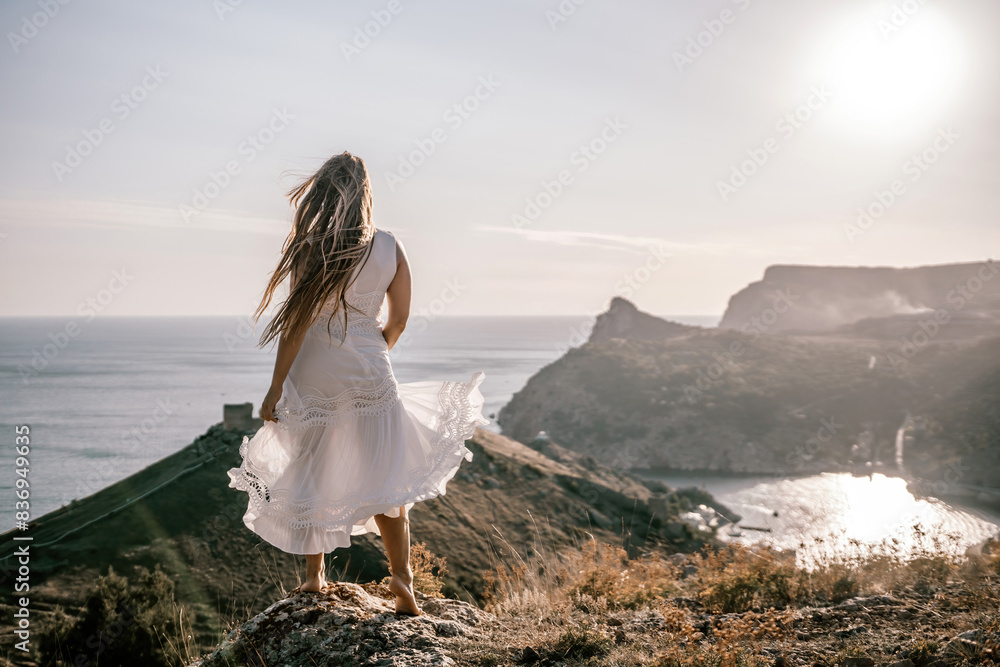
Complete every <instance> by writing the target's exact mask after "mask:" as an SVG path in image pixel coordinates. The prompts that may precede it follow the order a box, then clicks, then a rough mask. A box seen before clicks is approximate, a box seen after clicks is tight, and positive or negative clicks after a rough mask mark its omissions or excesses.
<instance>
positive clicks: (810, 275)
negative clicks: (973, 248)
mask: <svg viewBox="0 0 1000 667" xmlns="http://www.w3.org/2000/svg"><path fill="white" fill-rule="evenodd" d="M998 273H1000V265H998V264H997V263H995V262H992V261H989V260H987V261H985V262H977V263H967V264H942V265H938V266H921V267H915V268H901V269H897V268H889V267H860V266H859V267H840V266H795V265H777V266H769V267H768V268H767V269H766V270H765V272H764V278H763V280H760V281H758V282H755V283H751V284H750V285H748V286H747V287H745V288H744V289H742V290H740V291H739V292H737V293H736V294H734V295H733V296H732V298H730V300H729V305H728V307H727V308H726V312H725V314H724V315H723V317H722V321H721V322H720V323H719V327H720V328H723V329H738V330H758V329H759V330H762V331H761V332H765V331H766V332H768V333H774V332H778V331H793V330H801V331H829V330H832V329H835V328H837V327H842V326H845V325H851V324H853V323H855V322H858V321H860V320H863V319H866V318H887V317H892V316H896V315H908V314H909V315H912V314H917V313H923V314H926V313H927V312H928V311H934V310H939V309H945V310H947V311H948V312H950V313H953V314H958V313H962V314H963V315H966V316H968V315H970V314H974V315H976V316H978V317H979V318H984V319H986V320H987V321H988V322H989V325H990V326H991V327H992V328H993V329H994V330H995V329H996V326H997V323H998V322H1000V279H995V278H997V275H998ZM973 324H975V322H973ZM952 328H953V329H954V328H956V327H952Z"/></svg>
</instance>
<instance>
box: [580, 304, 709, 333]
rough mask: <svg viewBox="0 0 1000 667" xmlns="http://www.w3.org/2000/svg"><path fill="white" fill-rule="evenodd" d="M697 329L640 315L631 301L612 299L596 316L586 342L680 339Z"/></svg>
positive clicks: (652, 316)
mask: <svg viewBox="0 0 1000 667" xmlns="http://www.w3.org/2000/svg"><path fill="white" fill-rule="evenodd" d="M699 328H700V327H693V326H689V325H687V324H679V323H677V322H671V321H669V320H664V319H661V318H659V317H656V316H655V315H650V314H649V313H644V312H642V311H641V310H639V309H638V308H636V307H635V304H633V303H632V302H631V301H628V300H627V299H623V298H622V297H618V296H616V297H614V298H613V299H611V304H610V305H609V306H608V310H607V312H604V313H601V314H600V315H598V316H597V319H596V320H595V321H594V327H593V329H591V331H590V338H589V339H588V342H590V343H603V342H605V341H608V340H611V339H612V338H627V339H629V340H662V339H664V338H673V337H675V336H683V335H685V334H688V333H691V332H692V331H696V330H698V329H699Z"/></svg>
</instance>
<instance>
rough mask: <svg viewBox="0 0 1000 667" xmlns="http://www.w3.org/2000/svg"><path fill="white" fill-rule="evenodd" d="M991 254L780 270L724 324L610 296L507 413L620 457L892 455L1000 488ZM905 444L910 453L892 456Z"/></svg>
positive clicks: (753, 461) (524, 434)
mask: <svg viewBox="0 0 1000 667" xmlns="http://www.w3.org/2000/svg"><path fill="white" fill-rule="evenodd" d="M998 271H1000V266H998V265H997V264H996V263H994V262H992V261H989V260H987V261H984V262H981V263H970V264H950V265H940V266H927V267H917V268H912V269H891V268H881V267H877V268H869V267H810V266H773V267H770V268H768V269H767V271H766V272H765V275H764V278H763V280H761V281H759V282H756V283H753V284H751V285H749V286H747V287H746V288H744V289H742V290H740V291H739V292H738V293H736V294H735V295H734V296H733V297H732V298H731V299H730V302H729V307H728V308H727V310H726V313H725V315H724V317H723V318H722V321H721V323H720V326H719V328H717V329H709V328H701V327H692V326H687V325H682V324H678V323H675V322H668V321H666V320H663V319H660V318H657V317H654V316H652V315H649V314H647V313H643V312H641V311H639V310H638V309H637V308H636V307H635V306H634V305H633V304H631V303H630V302H628V301H627V300H625V299H621V298H615V299H614V300H612V302H611V305H610V307H609V309H608V311H607V312H606V313H604V314H603V315H601V316H599V317H598V319H597V321H596V323H595V326H594V329H593V331H592V334H591V336H590V339H589V340H588V342H587V343H586V344H584V345H582V346H580V347H578V348H574V349H571V350H570V351H569V352H568V353H567V354H566V355H564V356H563V357H562V358H560V359H559V360H557V361H555V362H554V363H552V364H550V365H548V366H546V367H545V368H543V369H542V370H540V371H539V372H538V373H537V374H535V376H533V377H532V378H531V379H530V380H529V382H528V383H527V385H526V386H525V387H524V389H522V390H521V391H520V392H518V393H517V394H515V396H514V397H513V399H512V400H511V402H510V403H509V404H508V405H507V406H505V407H504V409H503V410H502V411H501V412H500V414H499V417H498V421H499V423H500V425H501V427H502V429H503V433H504V434H505V435H509V436H510V437H513V438H515V439H521V440H523V439H525V438H530V437H531V436H532V435H533V434H534V433H537V432H538V431H539V430H544V431H546V432H547V433H548V434H550V435H551V436H552V437H553V438H554V439H555V440H557V441H558V442H561V443H564V444H566V445H567V446H569V447H572V448H573V449H576V450H577V451H580V452H583V453H586V454H590V455H592V456H594V457H595V458H597V459H598V460H600V461H602V462H603V463H607V464H612V465H618V466H620V467H636V468H658V467H664V468H670V469H679V470H712V471H720V472H760V473H775V474H781V475H787V474H800V473H808V472H819V471H843V470H848V471H853V470H870V469H887V470H893V471H900V472H902V471H903V470H905V472H906V473H909V474H911V475H914V476H916V477H918V478H920V479H921V480H925V481H927V482H928V483H930V484H932V485H935V488H936V489H937V490H938V491H939V492H949V493H953V494H956V495H961V494H970V493H971V494H975V495H977V496H981V497H982V499H986V500H988V501H991V502H993V501H996V500H997V498H998V497H1000V496H998V494H997V493H996V491H995V489H996V488H998V487H1000V451H998V449H1000V410H998V408H997V406H998V405H1000V278H997V274H998ZM897 455H898V456H899V457H901V459H902V463H903V467H902V469H900V468H899V466H898V465H897Z"/></svg>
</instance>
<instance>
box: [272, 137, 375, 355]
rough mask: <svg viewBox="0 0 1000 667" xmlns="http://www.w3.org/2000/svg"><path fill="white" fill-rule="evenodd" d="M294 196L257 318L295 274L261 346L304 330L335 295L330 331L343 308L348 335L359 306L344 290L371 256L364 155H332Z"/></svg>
mask: <svg viewBox="0 0 1000 667" xmlns="http://www.w3.org/2000/svg"><path fill="white" fill-rule="evenodd" d="M288 197H289V199H290V201H291V203H292V206H295V207H296V210H295V218H294V221H293V222H292V230H291V232H289V234H288V238H287V239H286V240H285V244H284V246H283V247H282V250H281V260H280V261H279V262H278V267H277V268H276V269H275V270H274V273H272V274H271V279H270V281H269V282H268V284H267V288H266V289H265V291H264V296H263V297H262V298H261V302H260V305H259V306H258V307H257V310H256V312H255V313H254V321H255V322H256V321H257V320H259V319H260V317H261V315H263V313H264V312H265V311H266V310H267V307H268V305H269V304H270V303H271V300H272V298H273V297H274V293H275V290H276V289H277V288H278V286H279V285H281V283H282V281H284V280H285V278H290V279H291V280H290V281H289V290H288V298H287V299H286V300H285V301H284V303H282V304H281V307H280V308H279V309H278V312H277V313H276V314H275V316H274V317H273V318H272V319H271V322H270V323H269V324H268V325H267V328H266V329H265V330H264V333H263V335H262V336H261V339H260V343H259V344H260V346H261V347H263V346H264V345H267V344H268V343H269V342H271V341H273V340H275V339H277V338H278V337H279V336H281V335H283V334H297V333H299V332H301V331H303V330H304V329H305V328H306V327H308V326H309V325H310V324H312V322H313V320H314V319H315V318H316V317H317V315H318V310H319V309H320V308H321V307H322V305H323V304H325V303H327V302H328V301H329V300H330V299H331V298H334V299H335V300H336V305H335V308H334V309H333V312H331V314H330V319H329V320H328V321H327V331H330V325H331V324H332V323H333V318H334V316H335V315H337V313H339V312H341V311H343V313H344V333H345V336H346V332H347V309H348V308H354V307H353V306H351V305H350V304H348V303H347V299H346V298H345V296H344V295H345V293H346V291H347V288H348V287H350V284H351V282H353V281H352V280H351V276H352V275H353V273H354V270H355V268H357V266H358V265H359V264H362V262H363V261H367V259H368V255H369V254H370V253H371V246H372V244H371V243H370V242H371V240H372V238H373V237H374V235H375V226H374V224H373V223H372V189H371V181H370V180H369V178H368V169H367V168H366V167H365V163H364V161H363V160H362V159H361V158H359V157H357V156H355V155H351V154H350V153H349V152H347V151H344V152H343V153H341V154H340V155H334V156H333V157H332V158H330V159H329V160H327V161H326V163H324V164H323V166H322V167H320V168H319V171H317V172H316V173H315V174H313V175H312V176H310V177H309V178H307V179H306V180H305V181H304V182H302V184H300V185H299V186H297V187H296V188H294V189H293V190H292V191H291V192H289V193H288ZM354 309H355V310H357V309H356V308H354ZM341 343H343V338H342V339H341Z"/></svg>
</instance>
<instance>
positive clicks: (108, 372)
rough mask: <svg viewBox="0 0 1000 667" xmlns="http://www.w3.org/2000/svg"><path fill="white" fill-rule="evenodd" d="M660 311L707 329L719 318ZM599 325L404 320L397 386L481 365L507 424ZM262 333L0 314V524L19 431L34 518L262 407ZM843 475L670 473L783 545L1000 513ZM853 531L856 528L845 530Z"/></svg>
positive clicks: (265, 357) (981, 530) (6, 522)
mask: <svg viewBox="0 0 1000 667" xmlns="http://www.w3.org/2000/svg"><path fill="white" fill-rule="evenodd" d="M663 317H665V318H667V319H671V320H674V321H679V322H683V323H685V324H695V325H699V326H709V327H711V326H715V325H716V324H717V323H718V320H719V318H718V317H702V316H678V315H665V316H663ZM592 324H593V318H592V317H590V316H561V317H527V316H526V317H501V316H495V317H457V316H441V317H437V318H434V319H425V320H423V321H422V322H421V326H419V327H411V328H409V329H408V331H407V335H406V337H405V338H403V339H400V342H399V343H397V345H396V346H395V347H394V348H393V350H392V351H391V352H390V359H391V361H392V365H393V370H394V373H395V375H396V378H397V380H398V381H399V382H416V381H420V380H462V381H465V380H468V379H469V378H470V377H471V376H472V375H473V374H474V373H476V372H478V371H483V372H484V373H485V380H484V381H483V383H482V385H481V386H480V389H481V391H482V393H483V396H484V397H485V399H486V404H485V409H484V411H483V412H484V414H485V415H486V416H487V417H488V418H489V419H490V420H491V424H490V425H488V426H486V427H484V428H487V429H490V430H493V431H497V432H499V430H500V429H499V426H498V425H497V424H496V414H497V412H498V411H499V410H500V408H501V407H502V406H504V405H505V404H506V403H507V402H509V401H510V399H511V397H512V396H513V395H514V394H515V393H516V392H517V391H519V390H520V389H521V388H522V387H524V385H525V383H526V382H527V381H528V378H530V377H531V376H532V375H533V374H534V373H536V372H537V371H538V370H540V369H541V368H543V367H544V366H546V365H547V364H550V363H552V362H553V361H555V360H556V359H558V358H559V357H561V356H562V355H563V354H564V353H565V352H566V351H567V350H568V349H569V348H570V347H575V346H577V345H579V344H581V343H582V342H583V341H584V340H586V337H587V335H588V334H589V331H590V328H591V326H592ZM259 334H260V327H258V328H257V330H256V331H255V330H254V327H253V325H252V324H251V323H250V322H249V321H248V320H247V318H245V317H235V316H234V317H182V318H174V317H148V318H129V317H102V316H98V317H96V318H94V319H92V320H90V321H87V320H85V319H84V318H54V317H46V318H41V317H38V318H36V317H31V318H0V396H2V402H3V409H2V411H0V418H2V421H0V443H3V444H2V448H0V451H2V452H5V453H6V458H7V461H6V465H7V470H8V472H7V473H6V474H3V475H0V498H7V502H0V512H2V513H0V517H2V521H3V524H0V532H3V531H6V530H7V529H9V528H13V527H14V521H15V518H16V517H15V500H16V498H15V491H16V490H17V489H16V488H15V485H16V484H17V483H18V482H17V480H18V479H19V475H18V473H17V472H16V469H17V468H20V467H22V466H21V464H22V463H24V462H23V461H17V454H16V452H15V449H14V447H15V444H16V435H17V434H16V429H17V428H18V427H22V428H21V430H22V431H23V430H24V429H23V427H24V426H27V427H28V428H29V429H30V453H29V455H28V457H27V459H28V461H27V462H28V464H29V466H30V472H29V473H28V483H29V484H30V490H31V496H30V503H31V505H30V509H29V511H30V513H31V517H32V518H37V517H39V516H41V515H43V514H45V513H46V512H49V511H51V510H54V509H57V508H59V507H61V506H62V505H65V504H67V503H69V502H70V501H72V500H73V499H76V498H82V497H85V496H88V495H91V494H93V493H96V492H97V491H99V490H101V489H102V488H105V487H107V486H109V485H111V484H114V483H115V482H117V481H119V480H121V479H124V478H125V477H127V476H129V475H131V474H133V473H135V472H137V471H139V470H141V469H142V468H144V467H146V466H148V465H150V464H151V463H154V462H156V461H158V460H160V459H162V458H163V457H165V456H168V455H170V454H172V453H174V452H176V451H178V450H180V449H182V448H184V447H185V446H187V445H188V444H190V443H191V442H192V441H193V440H194V439H195V438H196V437H198V436H199V435H201V434H202V433H204V432H205V431H206V430H208V428H209V427H210V426H211V425H213V424H215V423H217V422H220V421H221V420H222V408H223V405H224V404H226V403H245V402H250V403H252V404H253V406H254V410H255V412H256V410H257V409H259V405H260V401H261V399H262V398H263V397H264V394H265V392H266V390H267V387H268V385H269V384H270V379H271V372H272V369H273V364H274V356H275V352H276V350H275V348H274V347H268V348H260V347H258V345H257V340H258V338H259ZM847 477H848V478H850V477H851V476H847ZM835 479H840V480H841V481H840V483H831V481H830V480H831V478H830V476H824V475H816V476H812V477H807V478H801V479H798V480H784V481H780V482H776V481H772V480H767V479H756V480H752V479H738V480H735V481H734V479H733V478H725V477H713V478H696V477H683V476H682V477H681V478H672V479H668V480H667V481H668V482H669V483H671V484H672V485H678V486H692V485H701V486H704V487H705V488H706V489H707V490H708V491H710V492H712V493H714V494H716V495H717V497H718V498H719V500H720V501H722V502H724V503H726V502H728V503H732V504H733V505H734V508H733V509H734V510H735V511H737V512H738V513H740V514H743V515H744V516H750V517H755V515H754V513H753V512H754V509H753V508H756V507H758V506H759V507H761V508H763V509H762V510H761V512H762V513H763V514H762V515H761V516H760V517H755V518H754V519H753V520H752V521H751V523H756V524H767V525H757V526H751V527H756V528H769V529H770V531H769V532H768V531H756V532H755V531H750V530H745V531H742V532H743V534H744V535H743V538H744V539H769V540H776V539H778V538H780V539H782V540H784V541H783V542H782V544H783V545H787V546H788V547H792V546H793V545H794V544H798V543H797V542H795V540H796V538H797V537H799V536H801V535H805V534H806V533H804V532H803V529H802V526H803V525H804V522H805V521H806V518H808V525H809V532H808V537H809V539H810V540H812V539H813V538H814V537H816V536H817V535H820V534H826V533H833V534H839V535H840V536H841V538H843V539H841V542H842V543H843V544H849V543H850V538H857V537H858V535H859V534H861V536H862V537H863V538H864V539H869V540H874V541H878V540H882V539H891V538H892V537H893V536H894V535H896V534H897V533H898V531H899V530H900V525H901V524H906V523H907V522H910V519H912V518H913V516H915V515H917V514H919V516H921V517H925V518H926V521H925V523H933V521H931V515H925V514H920V513H919V512H918V511H917V509H918V508H920V507H922V505H920V503H933V506H934V512H933V517H932V518H933V520H934V521H937V522H938V523H940V522H941V521H945V522H946V524H947V528H948V529H949V530H952V531H957V532H958V533H959V534H960V537H959V542H960V547H961V548H963V549H964V548H966V547H967V546H968V545H970V544H973V543H975V542H977V541H981V540H982V539H984V537H983V536H984V535H989V534H995V533H996V532H997V531H998V530H1000V526H998V524H1000V516H995V515H991V514H989V513H983V512H982V511H980V510H976V509H974V508H968V507H962V506H957V505H951V504H948V503H944V502H942V501H937V500H933V499H932V500H930V501H929V500H926V499H917V498H915V497H913V496H912V495H911V494H909V492H908V491H907V490H906V487H905V482H904V481H903V480H901V479H896V478H886V479H887V480H889V481H883V480H881V479H880V480H879V481H878V482H877V483H878V484H881V485H882V486H881V487H880V488H881V489H883V491H884V492H885V493H891V497H892V498H893V499H894V500H893V502H894V503H896V504H895V505H893V507H897V506H898V507H903V509H901V510H900V511H899V512H898V513H897V515H898V516H895V518H894V517H893V516H883V515H885V512H883V513H881V514H879V518H878V520H874V519H873V518H872V517H871V516H870V514H871V513H870V512H868V511H865V509H864V508H866V507H867V508H871V507H872V498H873V497H877V498H881V497H882V496H880V495H879V493H878V492H875V491H873V489H872V488H871V487H866V486H865V485H864V484H862V483H860V482H851V481H848V480H846V479H841V478H835ZM852 479H853V478H852ZM863 479H868V478H863ZM872 479H874V478H872ZM894 479H896V481H892V480H894ZM227 483H228V480H220V484H227ZM22 484H23V482H22ZM873 493H874V494H875V495H874V496H873V495H872V494H873ZM886 497H889V496H886ZM907 503H909V505H908V504H907ZM883 504H884V503H883ZM803 507H807V508H811V509H809V510H803V509H802V508H803ZM796 508H798V509H796ZM775 511H777V512H778V514H777V515H776V516H775V515H774V512H775ZM810 512H811V514H810ZM796 513H798V514H796ZM806 515H808V517H807V516H806ZM768 517H770V518H768ZM777 517H780V518H781V521H778V520H777ZM845 526H855V527H859V526H860V527H859V528H858V529H857V530H855V531H854V532H848V531H847V530H846V529H845ZM859 530H860V531H861V532H860V533H859V532H858V531H859ZM824 531H825V532H824ZM845 535H846V537H844V536H845ZM831 544H833V542H831ZM832 548H836V547H832ZM955 548H958V547H955Z"/></svg>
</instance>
